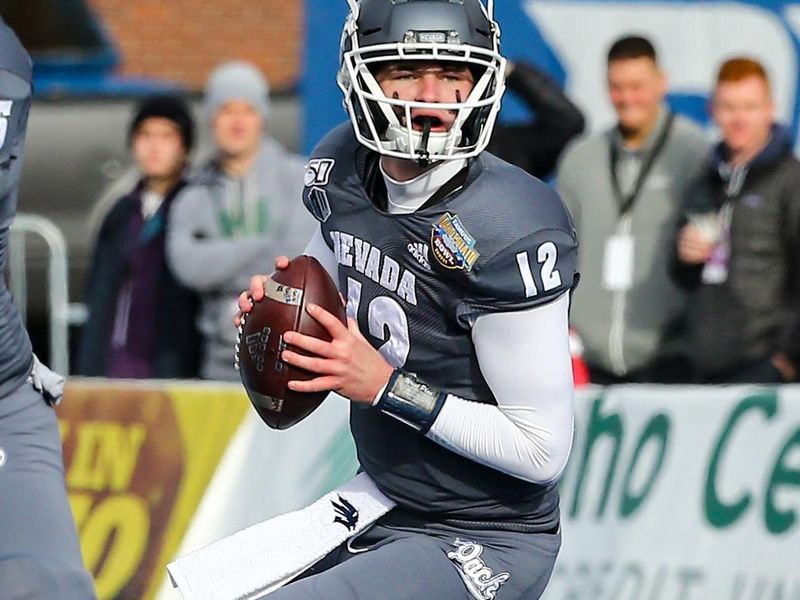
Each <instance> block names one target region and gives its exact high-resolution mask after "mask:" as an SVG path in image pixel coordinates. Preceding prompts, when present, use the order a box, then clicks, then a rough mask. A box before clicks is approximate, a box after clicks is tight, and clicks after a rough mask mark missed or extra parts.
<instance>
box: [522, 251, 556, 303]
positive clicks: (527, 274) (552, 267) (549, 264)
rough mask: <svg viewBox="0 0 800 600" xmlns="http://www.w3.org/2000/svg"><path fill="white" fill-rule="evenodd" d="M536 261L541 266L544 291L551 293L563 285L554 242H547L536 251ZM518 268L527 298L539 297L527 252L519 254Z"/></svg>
mask: <svg viewBox="0 0 800 600" xmlns="http://www.w3.org/2000/svg"><path fill="white" fill-rule="evenodd" d="M536 260H537V262H538V263H539V264H540V265H541V276H542V286H544V291H545V292H549V291H550V290H554V289H556V288H557V287H559V286H560V285H561V273H559V272H558V269H556V260H558V249H557V248H556V245H555V244H554V243H553V242H545V243H544V244H542V245H540V246H539V248H538V249H537V250H536ZM517 266H518V267H519V274H520V276H521V277H522V283H524V284H525V297H526V298H532V297H534V296H538V295H539V288H537V287H536V281H534V279H533V271H531V264H530V261H529V260H528V253H527V252H518V253H517Z"/></svg>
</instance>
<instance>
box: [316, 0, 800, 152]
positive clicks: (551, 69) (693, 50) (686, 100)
mask: <svg viewBox="0 0 800 600" xmlns="http://www.w3.org/2000/svg"><path fill="white" fill-rule="evenodd" d="M306 7H307V11H306V14H307V27H306V38H307V39H306V45H305V48H306V56H305V73H304V77H303V82H302V92H303V97H304V101H305V106H304V117H305V130H304V137H303V141H304V144H303V145H304V149H305V150H306V151H310V150H311V148H313V146H314V144H315V143H316V142H317V141H318V140H319V139H320V138H321V137H322V136H323V135H324V134H325V132H326V131H327V130H328V129H330V128H331V127H332V126H334V125H335V124H337V123H339V122H341V121H343V120H346V118H347V116H346V114H345V112H344V109H343V108H342V105H341V93H340V92H339V89H338V88H337V87H336V82H335V75H336V70H337V68H338V51H339V40H340V36H341V26H342V23H343V22H344V18H345V16H346V14H347V10H348V9H347V2H346V1H345V0H307V1H306ZM496 11H497V15H496V18H497V20H498V21H499V22H500V25H501V28H502V49H503V53H504V54H505V55H506V56H507V57H509V58H511V59H525V60H529V61H531V62H533V63H535V64H537V65H538V66H540V67H541V68H542V69H544V70H545V71H547V72H548V73H549V74H551V75H552V76H553V77H554V78H555V79H557V80H558V81H559V82H560V83H561V84H562V85H564V86H565V88H566V89H567V91H568V93H569V94H570V95H571V97H573V98H574V99H575V101H576V102H577V103H578V104H579V105H580V106H581V108H582V109H583V110H584V112H585V113H586V116H587V118H588V121H589V124H590V127H592V128H599V127H603V126H606V125H608V124H609V123H610V122H611V121H612V119H613V114H612V112H611V107H610V105H609V104H608V101H607V98H606V93H605V81H604V77H605V73H604V71H605V64H604V63H605V53H606V51H607V49H608V47H609V46H610V45H611V43H612V42H613V41H614V40H615V39H616V38H617V37H620V36H622V35H625V34H629V33H639V34H644V35H646V36H648V37H649V38H650V39H651V40H653V42H654V43H655V45H656V47H657V49H658V51H659V54H660V58H661V62H662V64H663V66H664V68H665V70H666V71H667V73H668V75H669V77H670V82H671V92H670V96H669V102H670V104H671V105H672V107H673V108H674V109H676V110H677V111H679V112H682V113H684V114H688V115H689V116H691V117H693V118H695V119H697V120H698V121H700V122H703V123H705V122H707V120H708V119H707V114H706V103H707V98H708V91H709V88H710V86H711V83H712V81H713V79H714V76H715V74H716V69H717V68H718V66H719V64H720V63H721V62H722V61H723V60H725V59H726V58H729V57H730V56H733V55H747V56H751V57H754V58H757V59H759V60H761V61H762V62H763V63H764V64H765V65H766V66H767V69H768V71H769V72H770V76H771V79H772V81H773V87H774V94H775V99H776V104H777V107H778V114H779V117H780V119H781V120H782V121H783V122H785V123H786V124H787V125H790V126H791V128H792V130H793V131H795V132H796V130H797V127H798V112H799V109H800V104H798V102H799V97H800V94H798V76H797V75H798V55H799V54H800V3H798V2H779V1H770V0H760V1H755V0H754V1H750V2H730V1H729V0H707V1H686V0H662V1H659V2H653V1H645V0H616V1H614V2H603V1H601V0H499V2H497V6H496ZM527 116H528V115H527V113H526V111H525V109H524V108H523V107H522V106H521V105H520V104H519V103H518V102H517V101H516V99H515V98H514V97H513V95H511V94H507V95H506V97H505V99H504V101H503V109H502V111H501V114H500V118H501V120H506V121H508V120H519V119H524V118H526V117H527Z"/></svg>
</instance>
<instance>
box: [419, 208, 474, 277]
mask: <svg viewBox="0 0 800 600" xmlns="http://www.w3.org/2000/svg"><path fill="white" fill-rule="evenodd" d="M431 248H433V255H434V256H435V257H436V260H438V261H439V263H440V264H441V265H442V266H444V267H446V268H448V269H465V270H466V271H471V270H472V266H473V265H474V264H475V261H476V260H478V257H479V256H480V252H478V251H477V250H475V238H474V237H472V236H471V235H470V234H469V232H468V231H467V230H466V228H465V227H464V226H463V225H462V224H461V220H460V219H459V218H458V216H457V215H451V214H450V213H445V214H444V215H442V217H441V218H440V219H439V221H438V222H437V223H434V225H433V232H432V233H431Z"/></svg>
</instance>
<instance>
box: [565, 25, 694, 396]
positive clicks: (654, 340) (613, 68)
mask: <svg viewBox="0 0 800 600" xmlns="http://www.w3.org/2000/svg"><path fill="white" fill-rule="evenodd" d="M607 76H608V90H609V97H610V100H611V103H612V104H613V106H614V110H615V111H616V113H617V118H618V122H617V123H616V124H615V126H614V127H612V128H611V129H609V130H607V131H605V132H603V133H601V134H598V135H595V136H592V137H589V138H586V139H583V140H581V141H579V142H577V143H576V144H574V145H573V146H572V147H571V148H569V149H568V150H567V152H566V153H565V155H564V158H563V160H562V162H561V165H560V167H559V171H558V188H559V191H560V192H561V195H562V197H563V198H564V201H565V202H566V203H567V206H568V207H569V209H570V212H571V213H572V216H573V219H574V221H575V227H576V229H577V232H578V241H579V244H580V248H579V262H580V264H581V271H582V273H583V277H582V279H581V290H580V292H578V293H577V294H576V295H575V299H574V303H573V305H572V314H571V318H572V325H573V326H574V327H575V328H576V330H577V332H578V334H579V335H580V336H581V337H582V339H583V343H584V346H585V358H586V361H587V363H588V365H589V369H590V372H591V376H592V381H593V382H595V383H601V384H610V383H619V382H628V381H630V382H660V383H672V382H680V381H684V380H686V379H688V377H689V373H688V363H687V361H686V359H685V358H684V356H685V348H684V341H683V339H682V338H683V336H682V323H681V322H682V320H683V318H684V314H685V295H684V293H683V292H682V291H681V290H680V289H679V288H678V287H677V286H676V285H675V284H674V283H673V282H672V281H671V280H670V278H669V274H668V259H669V257H670V255H671V252H670V250H671V248H672V244H673V237H672V236H673V235H674V232H675V227H676V225H677V219H678V215H679V213H680V207H681V204H682V201H683V197H684V195H685V193H686V189H687V188H688V186H689V184H690V183H691V182H692V180H693V179H694V178H695V177H696V176H697V174H698V172H699V169H700V167H701V164H702V162H703V157H704V156H705V153H706V151H707V149H708V144H707V142H706V141H705V138H704V135H703V133H702V131H701V130H700V128H699V127H698V126H697V125H695V124H693V123H692V122H691V121H689V120H688V119H685V118H683V117H681V116H678V115H673V114H672V113H671V112H670V111H669V109H668V108H667V107H666V106H665V104H664V97H665V96H666V93H667V79H666V76H665V74H664V72H663V71H662V70H661V68H660V67H659V64H658V60H657V57H656V52H655V49H654V48H653V45H652V44H651V43H650V42H649V41H648V40H646V39H644V38H641V37H624V38H621V39H619V40H617V41H616V42H615V43H614V44H613V45H612V46H611V49H610V50H609V53H608V71H607Z"/></svg>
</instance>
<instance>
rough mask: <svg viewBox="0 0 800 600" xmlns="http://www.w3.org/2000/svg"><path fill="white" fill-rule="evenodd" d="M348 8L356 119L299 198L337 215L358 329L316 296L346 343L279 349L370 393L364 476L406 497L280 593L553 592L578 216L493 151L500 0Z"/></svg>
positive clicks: (255, 287) (369, 0)
mask: <svg viewBox="0 0 800 600" xmlns="http://www.w3.org/2000/svg"><path fill="white" fill-rule="evenodd" d="M349 4H350V15H349V16H348V18H347V21H346V23H345V26H344V31H343V34H342V43H341V54H340V69H339V73H338V83H339V86H340V87H341V89H342V91H343V93H344V106H345V108H346V110H347V112H348V114H349V116H350V121H351V122H350V123H345V124H343V125H341V126H339V127H337V128H336V129H334V130H333V131H331V132H330V133H329V134H328V135H327V136H326V137H325V138H324V139H323V140H322V141H321V142H320V143H319V144H318V146H317V147H316V149H315V150H314V152H313V154H312V156H311V158H310V160H309V163H308V168H307V173H306V178H305V184H306V187H305V191H304V194H303V201H304V202H305V205H306V207H307V208H308V210H309V211H310V212H311V213H312V214H313V215H314V216H315V217H316V219H317V220H318V221H319V230H318V232H317V233H316V234H315V236H314V238H313V239H312V240H311V242H310V243H309V246H308V248H307V249H306V254H310V255H313V256H315V257H317V258H318V259H319V260H320V262H322V263H323V265H325V266H326V269H327V270H328V271H329V272H330V273H331V275H332V277H333V278H334V280H335V281H337V282H338V286H339V290H340V292H341V293H342V295H343V297H344V298H346V302H347V314H348V316H349V318H350V319H349V326H344V325H342V324H341V322H339V321H338V320H337V319H336V318H334V317H332V315H330V314H329V313H327V312H326V311H324V310H323V309H321V308H320V307H313V306H312V307H310V308H309V312H310V314H311V316H312V317H314V318H315V319H317V320H318V321H319V322H320V323H321V324H323V325H324V326H325V327H326V329H327V330H328V332H329V333H330V335H331V337H332V341H331V342H325V341H322V340H319V339H315V338H312V337H308V336H304V335H301V334H299V333H296V332H289V333H287V334H286V335H285V341H286V343H287V344H288V345H289V347H290V348H295V349H299V350H302V351H303V352H302V353H301V352H297V351H294V350H292V349H287V350H286V351H284V353H283V358H284V360H285V361H286V362H288V363H290V364H292V365H295V366H298V367H301V368H304V369H308V370H310V371H313V372H315V373H317V374H318V376H317V377H316V378H314V379H311V380H309V381H305V382H300V381H297V382H292V383H290V386H291V387H292V388H293V389H295V390H297V391H301V392H302V391H320V390H334V391H336V392H338V393H340V394H341V395H343V396H345V397H347V398H349V399H350V400H351V401H352V409H351V417H350V425H351V430H352V434H353V437H354V439H355V442H356V448H357V453H358V459H359V462H360V464H361V467H362V470H363V471H364V472H365V473H366V474H367V475H368V476H369V477H370V478H371V479H372V480H373V481H374V482H375V484H376V485H377V487H378V489H379V490H380V491H381V492H382V493H383V494H385V495H386V496H387V497H388V498H390V499H391V500H392V501H393V502H394V503H395V504H396V506H395V507H394V508H393V509H392V510H390V511H389V512H388V513H387V514H386V515H384V516H382V517H380V518H379V519H378V520H377V521H376V522H375V523H373V524H372V525H371V526H370V527H369V528H367V529H366V530H365V531H364V532H363V533H360V534H358V535H354V536H353V537H351V538H350V539H349V540H348V541H347V542H346V543H345V544H343V545H341V546H340V547H339V548H337V549H336V550H334V552H332V553H331V554H330V555H328V556H327V557H326V558H324V559H323V560H322V561H320V562H319V563H317V564H316V565H315V566H313V567H312V568H311V569H309V570H308V571H307V572H306V573H304V574H303V575H302V576H301V577H300V578H298V579H296V580H295V581H294V582H293V583H290V584H289V585H288V586H285V587H283V588H282V589H280V590H278V591H276V592H274V593H273V595H271V596H270V598H272V597H274V598H277V599H283V600H287V599H301V598H302V599H309V598H314V599H317V598H319V599H322V598H325V599H337V600H338V599H342V600H344V599H345V598H347V599H352V598H359V599H367V598H369V599H373V598H386V599H405V598H408V599H411V598H439V599H450V598H452V599H456V598H459V599H460V598H477V599H479V600H491V599H492V598H495V597H497V598H500V599H504V598H505V599H509V600H511V599H516V598H537V597H539V595H540V594H541V592H542V591H543V590H544V588H545V586H546V584H547V581H548V579H549V577H550V574H551V571H552V568H553V564H554V562H555V558H556V555H557V553H558V550H559V547H560V540H561V536H560V528H559V508H558V506H559V501H558V491H557V481H558V479H559V477H560V475H561V473H562V471H563V469H564V467H565V464H566V461H567V457H568V454H569V449H570V444H571V438H572V429H573V409H572V394H573V390H572V373H571V366H570V353H569V344H568V325H567V316H568V308H569V299H570V293H571V291H572V289H573V288H574V286H575V285H576V284H577V281H578V275H577V272H576V245H577V244H576V240H575V232H574V229H573V226H572V222H571V219H570V217H569V214H568V213H567V211H566V209H565V208H564V205H563V203H562V202H561V199H560V198H559V197H558V195H557V194H556V193H555V192H554V191H553V190H552V189H551V188H550V187H548V186H547V185H545V184H544V183H542V182H541V181H539V180H537V179H534V178H533V177H531V176H530V175H528V174H527V173H525V172H523V171H522V170H520V169H518V168H516V167H513V166H511V165H509V164H507V163H505V162H503V161H501V160H500V159H498V158H496V157H495V156H492V155H491V154H489V153H487V152H484V149H485V147H486V145H487V143H488V140H489V137H490V135H491V131H492V128H493V125H494V122H495V118H496V116H497V112H498V110H499V107H500V101H501V97H502V94H503V90H504V72H505V59H504V58H503V57H502V56H501V54H500V53H499V43H500V28H499V25H498V24H497V22H496V21H495V20H494V10H493V9H494V7H493V2H492V1H491V0H490V1H489V2H488V3H483V2H481V0H361V1H360V2H356V1H355V0H350V2H349ZM286 264H287V259H286V258H285V257H284V258H281V259H279V260H278V265H277V266H278V268H282V267H285V265H286ZM265 280H266V277H265V276H256V277H254V278H253V281H252V284H251V287H250V289H249V290H248V291H246V292H244V293H243V294H242V296H241V297H240V300H239V306H240V309H241V311H242V312H247V311H248V310H249V308H250V306H251V303H252V301H253V300H258V299H260V298H262V297H263V289H264V282H265ZM355 508H356V509H357V508H358V507H357V506H356V507H355ZM339 518H341V515H339Z"/></svg>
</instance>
